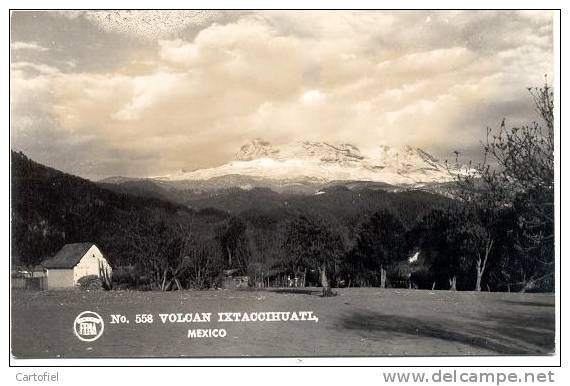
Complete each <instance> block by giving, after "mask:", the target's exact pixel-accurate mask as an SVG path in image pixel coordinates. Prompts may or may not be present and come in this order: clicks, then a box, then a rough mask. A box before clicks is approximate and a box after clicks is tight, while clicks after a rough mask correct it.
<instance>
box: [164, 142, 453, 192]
mask: <svg viewBox="0 0 570 386" xmlns="http://www.w3.org/2000/svg"><path fill="white" fill-rule="evenodd" d="M224 176H244V177H251V178H255V179H264V180H271V181H276V182H279V184H280V185H283V184H287V183H291V184H295V183H305V184H306V183H311V184H327V183H329V182H332V181H373V182H383V183H388V184H391V185H414V186H421V185H422V184H428V183H438V182H447V181H450V180H451V179H452V177H451V176H450V174H449V172H448V170H447V168H446V167H445V165H443V164H442V163H440V162H439V161H438V160H437V159H435V158H434V157H432V156H431V155H430V154H428V153H427V152H425V151H423V150H421V149H419V148H413V147H410V146H406V147H403V148H395V147H390V146H379V147H378V148H377V149H376V150H375V151H373V152H371V153H370V154H363V153H361V152H360V150H359V149H358V148H357V147H356V146H354V145H351V144H346V143H345V144H335V143H328V142H307V141H305V142H295V143H292V144H289V145H285V146H281V147H274V146H272V145H271V144H270V143H269V142H268V141H265V140H263V139H259V138H258V139H254V140H253V141H251V142H249V143H247V144H245V145H243V146H242V147H241V149H240V150H239V151H238V152H237V154H236V155H235V157H234V160H233V161H231V162H229V163H227V164H224V165H221V166H218V167H214V168H207V169H198V170H195V171H191V172H186V171H180V172H178V173H174V174H169V175H165V176H161V177H153V179H156V180H160V181H165V182H167V181H171V182H176V181H178V182H180V181H188V182H190V181H205V180H210V179H219V178H221V177H224Z"/></svg>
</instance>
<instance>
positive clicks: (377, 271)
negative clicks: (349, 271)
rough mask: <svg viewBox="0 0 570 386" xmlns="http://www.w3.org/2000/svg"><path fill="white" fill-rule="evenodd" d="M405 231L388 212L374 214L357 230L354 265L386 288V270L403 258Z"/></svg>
mask: <svg viewBox="0 0 570 386" xmlns="http://www.w3.org/2000/svg"><path fill="white" fill-rule="evenodd" d="M405 231H406V230H405V228H404V226H403V225H402V223H401V221H400V220H399V219H398V218H397V217H395V216H394V215H393V214H392V213H391V212H389V211H387V210H383V211H380V212H376V213H374V214H373V215H372V216H371V217H370V218H369V219H368V220H367V221H366V222H365V223H364V224H363V225H362V227H361V229H360V233H359V234H358V238H357V241H356V246H355V251H354V253H353V256H354V259H355V260H356V261H355V264H356V266H358V267H359V269H360V270H361V271H368V272H369V273H371V276H372V277H371V279H372V281H373V282H374V284H380V287H382V288H385V287H386V278H387V269H388V267H389V266H391V265H392V264H394V263H397V262H398V261H399V260H402V259H405V258H406V254H405V253H406V252H405V250H406V248H405V246H404V236H405ZM378 275H379V277H378ZM378 279H379V280H378Z"/></svg>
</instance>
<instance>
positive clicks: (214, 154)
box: [11, 11, 553, 176]
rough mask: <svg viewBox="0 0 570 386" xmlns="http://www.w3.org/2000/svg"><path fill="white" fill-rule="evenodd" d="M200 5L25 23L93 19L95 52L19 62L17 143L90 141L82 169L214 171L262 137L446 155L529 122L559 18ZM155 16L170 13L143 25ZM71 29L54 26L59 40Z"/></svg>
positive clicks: (56, 148) (52, 147)
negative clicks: (190, 9)
mask: <svg viewBox="0 0 570 386" xmlns="http://www.w3.org/2000/svg"><path fill="white" fill-rule="evenodd" d="M200 15H201V14H200ZM200 15H194V16H192V15H191V14H184V13H183V14H178V13H176V12H173V13H172V14H171V13H170V12H169V11H164V12H163V13H158V14H155V13H152V12H151V13H145V12H142V11H137V12H134V13H131V12H127V13H119V14H115V13H113V12H95V13H93V14H92V13H89V12H87V13H85V12H79V13H72V14H67V13H66V14H65V17H61V16H58V17H57V18H52V19H49V20H48V19H42V17H41V15H40V16H38V17H37V18H36V19H34V20H35V21H26V22H27V23H31V24H30V25H33V23H40V24H41V23H42V20H46V21H45V23H48V22H49V23H53V22H54V20H58V22H59V23H63V25H62V28H63V26H65V25H66V24H65V23H70V25H73V26H74V28H79V27H80V26H83V24H82V23H87V25H89V26H91V28H92V30H89V31H90V34H89V39H91V40H90V41H88V42H84V41H81V43H82V44H81V47H83V45H84V43H85V44H87V45H88V46H89V47H92V48H93V50H92V51H89V50H87V51H86V50H83V49H81V50H76V51H74V44H72V43H73V42H72V41H71V42H67V43H66V45H65V47H66V49H65V50H56V49H52V50H50V51H47V52H45V53H44V55H45V57H44V56H41V57H40V56H37V55H36V56H33V57H25V58H17V60H14V59H13V60H14V61H13V63H12V64H11V86H12V87H11V90H12V94H11V109H12V118H13V119H12V130H13V131H14V135H13V138H12V143H13V145H17V146H19V147H21V148H24V149H32V150H31V151H32V154H30V156H32V157H33V156H34V154H33V152H38V154H40V153H41V154H44V155H47V154H49V153H50V152H52V153H54V154H55V153H56V152H62V151H65V144H66V143H69V146H70V147H73V148H74V149H79V147H80V144H81V146H85V147H86V148H87V147H88V146H91V147H92V149H93V150H92V152H93V153H92V158H93V162H91V163H90V164H89V165H90V166H86V165H84V166H81V167H80V169H81V170H83V171H79V172H78V173H79V174H81V175H86V176H105V175H113V174H119V171H120V173H123V174H129V173H130V175H160V174H165V173H168V172H172V171H174V170H176V169H181V168H186V169H192V168H196V167H209V166H215V165H218V164H221V163H224V162H227V161H228V160H229V159H231V157H232V155H233V154H234V153H235V151H236V149H239V147H240V146H241V144H242V143H243V142H245V141H247V140H249V139H251V138H255V137H263V138H266V139H268V140H270V141H272V142H274V143H275V144H276V145H279V144H283V143H286V142H289V141H294V140H304V139H308V140H327V141H342V142H351V143H354V144H356V145H357V146H360V147H361V148H363V149H366V148H373V147H375V146H377V145H378V144H380V143H384V144H388V145H404V144H410V145H417V146H422V147H425V148H427V149H428V150H431V149H433V150H434V151H436V156H443V157H445V156H446V155H447V154H448V153H450V152H451V151H452V150H456V149H457V150H462V149H464V148H465V149H474V148H475V147H476V146H478V142H479V140H480V139H481V138H482V135H483V134H484V130H485V127H486V126H488V125H491V124H493V123H494V122H497V121H500V119H501V118H502V116H503V115H506V114H509V115H512V119H513V120H514V121H524V120H526V119H530V118H532V117H531V115H532V108H530V106H529V98H528V95H527V94H526V87H527V86H532V85H540V84H541V82H542V81H543V75H544V74H552V72H553V69H552V67H553V55H552V18H551V14H549V13H539V14H531V13H519V12H509V13H506V12H490V11H489V12H487V11H485V12H483V11H481V12H471V11H469V12H443V11H440V12H412V11H405V12H404V11H401V12H387V11H382V12H380V11H378V12H344V11H343V12H326V11H319V12H309V11H306V12H301V11H299V12H279V11H264V12H240V13H231V12H225V13H222V12H215V11H212V13H211V14H210V13H209V14H207V15H206V14H204V15H202V16H200ZM121 17H124V18H126V19H125V20H124V23H123V22H122V21H121ZM153 18H155V19H153ZM50 20H51V21H50ZM151 20H154V21H164V23H163V24H161V23H158V24H157V26H153V24H152V23H151V26H147V24H148V23H147V22H149V21H151ZM428 20H429V22H428ZM13 23H14V20H13ZM22 23H23V22H22ZM155 24H156V23H155ZM33 26H34V28H31V27H30V28H29V29H28V30H25V29H24V28H23V27H21V30H18V33H17V34H16V36H15V38H16V39H17V41H26V42H31V41H33V42H38V43H37V44H38V45H41V46H45V45H46V43H45V42H44V41H42V40H41V39H42V37H41V36H40V35H41V31H42V30H46V29H45V28H39V27H38V25H33ZM93 26H96V27H93ZM40 27H41V25H40ZM188 28H191V29H192V33H188ZM131 29H132V31H131ZM97 31H99V32H97ZM64 38H65V37H64V36H59V37H55V38H54V37H51V36H50V39H55V41H56V47H57V46H58V44H59V43H60V42H61V39H64ZM58 39H60V40H58ZM133 39H135V40H133ZM137 39H138V40H137ZM140 42H142V43H140ZM111 43H112V44H111ZM100 54H101V55H105V56H104V58H105V60H102V59H101V60H98V59H99V55H100ZM107 59H108V60H107ZM66 61H72V62H73V63H74V64H75V65H74V66H69V65H67V66H65V65H63V63H64V62H66ZM92 61H98V62H97V64H98V65H97V66H96V67H94V66H93V65H92V63H91V62H92ZM56 137H57V138H56ZM36 142H37V143H40V142H41V143H42V149H45V150H42V151H40V150H38V149H39V147H38V145H37V143H36ZM81 149H83V147H81ZM67 157H68V158H69V159H67V160H66V161H64V160H62V159H61V158H58V160H56V161H57V162H61V163H62V164H65V165H73V164H74V163H73V159H76V161H77V162H76V164H77V165H82V164H81V163H80V162H79V159H80V158H81V155H80V154H77V155H73V154H70V155H68V156H67ZM97 158H100V159H101V162H100V166H97V167H96V166H94V163H96V159H97ZM133 165H136V167H135V166H133ZM54 166H57V164H56V165H54ZM74 168H75V167H74ZM74 170H76V169H74Z"/></svg>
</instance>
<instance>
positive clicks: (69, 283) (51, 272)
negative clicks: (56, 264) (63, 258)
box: [47, 268, 74, 289]
mask: <svg viewBox="0 0 570 386" xmlns="http://www.w3.org/2000/svg"><path fill="white" fill-rule="evenodd" d="M47 278H48V279H47V280H48V288H49V289H53V288H71V287H73V285H74V282H73V269H71V268H65V269H61V268H60V269H58V268H50V269H48V270H47Z"/></svg>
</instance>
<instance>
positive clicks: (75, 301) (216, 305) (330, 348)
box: [11, 288, 555, 358]
mask: <svg viewBox="0 0 570 386" xmlns="http://www.w3.org/2000/svg"><path fill="white" fill-rule="evenodd" d="M337 291H338V296H335V297H328V298H323V297H321V296H320V291H319V289H318V288H313V289H308V288H307V289H290V288H286V289H273V290H260V291H249V290H215V291H214V290H212V291H176V292H137V291H95V292H82V291H42V292H32V291H13V292H12V309H11V313H12V327H11V329H12V330H11V344H12V354H13V355H14V356H15V357H17V358H66V357H74V358H77V357H185V356H187V357H241V356H292V357H304V356H408V355H505V354H509V355H520V354H522V355H537V354H539V355H540V354H548V353H552V352H553V351H554V336H555V311H554V310H555V307H554V294H518V293H486V292H481V293H475V292H463V291H458V292H452V291H428V290H406V289H379V288H348V289H339V290H337ZM87 310H88V311H94V312H96V313H98V314H99V315H101V317H102V318H103V320H104V323H105V327H104V332H103V334H102V335H101V337H100V338H99V339H97V340H96V341H93V342H84V341H81V340H79V339H78V338H77V337H76V336H75V334H74V332H73V330H74V320H75V318H76V316H77V315H78V314H79V313H81V312H83V311H87ZM300 311H312V312H313V314H314V315H315V316H316V317H318V322H315V321H309V320H306V321H302V320H300V321H262V322H261V321H255V322H254V321H249V322H248V321H241V322H219V321H218V314H217V313H219V312H226V313H233V312H240V313H252V312H300ZM171 313H173V314H178V313H181V314H182V315H186V314H188V313H191V314H194V313H199V314H202V313H211V321H210V323H207V322H203V323H200V322H196V321H194V322H188V321H186V322H184V321H183V322H173V323H171V322H169V321H168V318H167V319H166V322H165V323H163V322H162V320H161V317H160V314H171ZM119 314H120V315H123V316H124V317H125V318H123V319H122V320H123V322H122V323H112V321H113V320H112V317H111V315H119ZM137 314H138V315H142V314H146V315H148V314H151V315H152V323H149V319H148V317H143V318H142V319H141V318H140V317H139V322H140V321H141V320H145V321H146V323H136V321H137V320H136V319H137V316H136V315H137ZM194 315H195V314H194ZM241 315H242V314H241ZM125 320H128V321H129V322H128V323H126V322H125ZM192 329H205V330H208V329H218V331H220V330H219V329H224V330H225V336H224V337H200V338H199V337H188V330H192ZM210 331H211V330H210ZM198 334H200V333H198Z"/></svg>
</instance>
